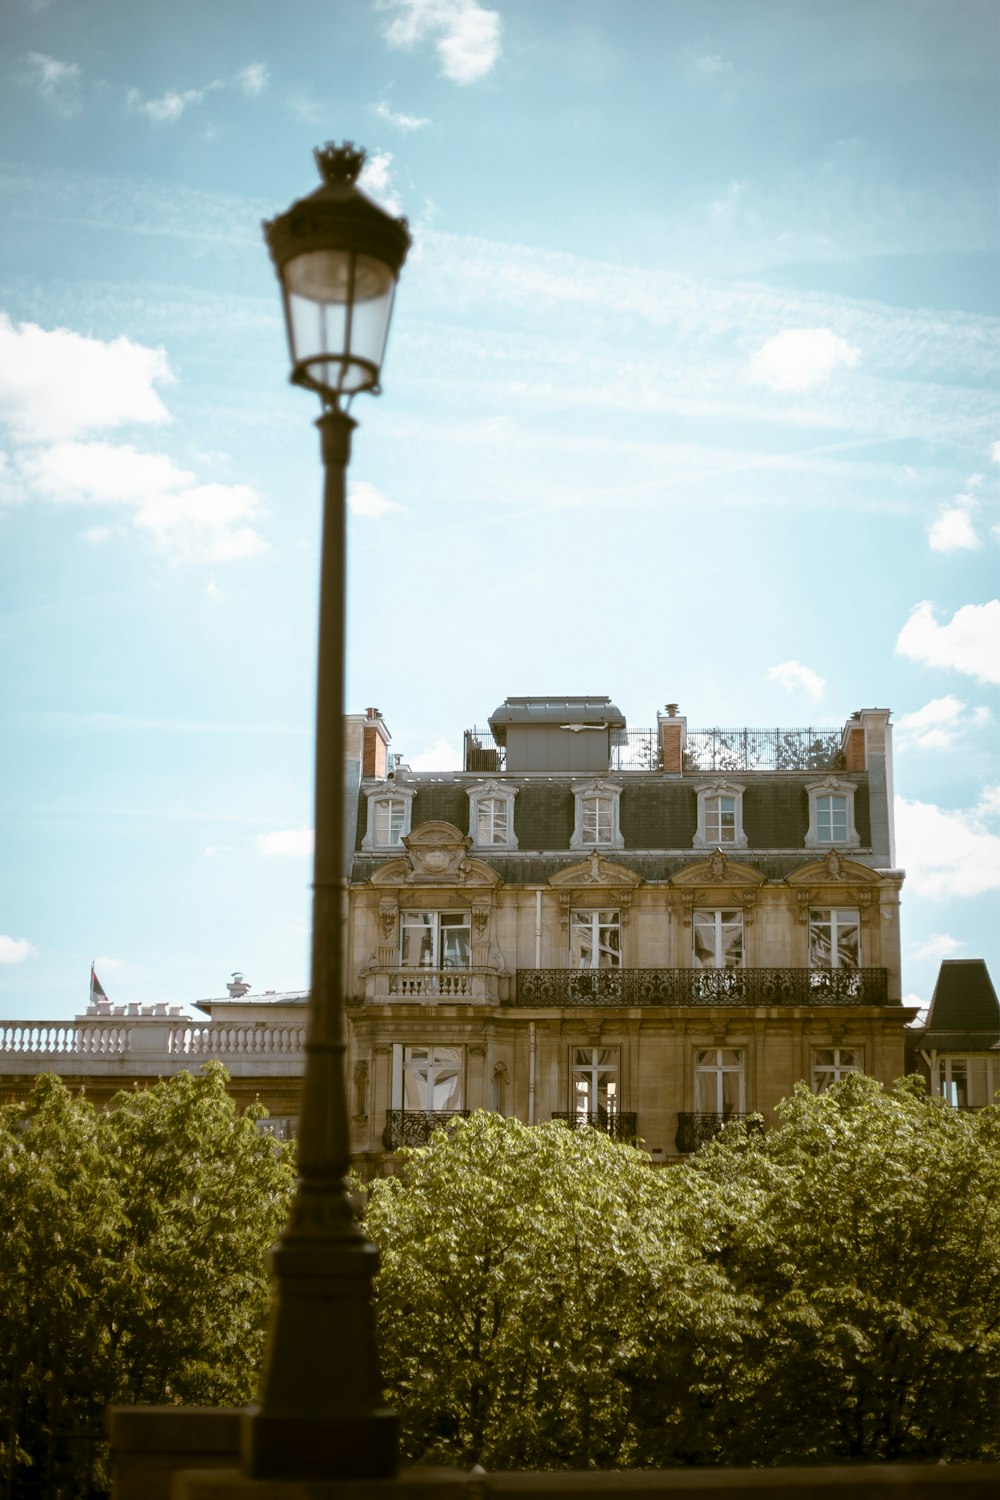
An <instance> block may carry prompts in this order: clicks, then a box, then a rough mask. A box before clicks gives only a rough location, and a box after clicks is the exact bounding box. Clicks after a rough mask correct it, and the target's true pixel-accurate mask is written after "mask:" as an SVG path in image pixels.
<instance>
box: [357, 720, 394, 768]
mask: <svg viewBox="0 0 1000 1500" xmlns="http://www.w3.org/2000/svg"><path fill="white" fill-rule="evenodd" d="M362 735H363V739H362V747H361V774H362V776H374V777H375V778H376V779H377V780H378V781H384V780H385V773H386V770H387V769H388V758H389V757H388V747H389V741H390V740H391V739H392V735H391V734H390V733H389V731H388V729H387V728H386V723H385V720H384V719H383V717H382V710H381V709H380V708H366V709H365V722H364V727H363V730H362Z"/></svg>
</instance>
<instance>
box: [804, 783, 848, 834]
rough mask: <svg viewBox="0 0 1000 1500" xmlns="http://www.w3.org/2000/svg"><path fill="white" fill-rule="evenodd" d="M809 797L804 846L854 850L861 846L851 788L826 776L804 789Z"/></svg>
mask: <svg viewBox="0 0 1000 1500" xmlns="http://www.w3.org/2000/svg"><path fill="white" fill-rule="evenodd" d="M806 792H807V794H808V797H809V828H808V831H807V833H806V845H807V846H808V847H809V848H814V847H815V846H816V845H820V844H821V845H824V846H826V845H830V846H836V845H838V844H839V845H840V846H841V847H842V848H847V849H856V848H857V847H858V846H859V844H860V843H861V840H860V838H859V837H858V832H857V829H856V828H855V826H854V787H853V786H852V785H851V783H850V782H846V781H837V780H835V779H834V778H833V777H832V776H828V777H827V778H826V780H825V781H817V782H814V783H813V785H812V786H807V787H806Z"/></svg>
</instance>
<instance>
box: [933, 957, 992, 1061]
mask: <svg viewBox="0 0 1000 1500" xmlns="http://www.w3.org/2000/svg"><path fill="white" fill-rule="evenodd" d="M997 1043H1000V1001H998V1000H997V992H996V990H995V989H994V988H993V981H992V980H991V979H990V971H989V969H987V967H986V964H985V962H984V960H983V959H981V958H946V959H944V960H943V962H942V964H941V969H940V971H939V973H938V979H937V984H936V985H935V986H934V995H933V997H932V999H931V1008H930V1012H929V1014H928V1016H927V1025H926V1028H925V1029H924V1031H923V1033H922V1035H921V1037H920V1044H921V1046H923V1047H934V1048H937V1049H939V1050H945V1051H955V1050H956V1049H958V1048H963V1049H965V1050H966V1051H970V1052H986V1051H988V1050H989V1049H990V1048H992V1047H993V1046H995V1045H996V1044H997Z"/></svg>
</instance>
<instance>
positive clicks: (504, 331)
mask: <svg viewBox="0 0 1000 1500" xmlns="http://www.w3.org/2000/svg"><path fill="white" fill-rule="evenodd" d="M998 14H1000V13H998V10H997V7H996V5H995V3H993V0H982V3H980V0H829V3H827V0H754V3H752V4H748V3H746V0H546V3H545V4H538V3H537V0H492V3H488V0H374V3H372V0H323V3H318V0H288V3H287V4H285V5H284V6H275V5H274V4H272V3H268V4H263V3H260V0H211V3H210V4H205V0H173V3H172V4H171V5H169V6H152V5H150V4H147V3H143V0H127V3H126V0H0V80H2V81H0V213H2V233H0V664H2V667H0V670H2V679H0V680H2V683H3V693H2V698H0V744H2V747H3V756H2V764H3V776H2V779H0V1018H2V1019H3V1020H11V1019H41V1018H49V1019H62V1018H68V1017H70V1016H72V1015H73V1014H75V1013H78V1012H80V1011H82V1010H83V1008H84V1007H85V1005H86V1001H87V990H88V980H89V973H90V964H91V961H92V960H96V963H97V972H98V976H99V978H100V980H101V982H102V984H103V986H104V988H105V990H106V992H107V994H108V996H109V998H110V999H111V1000H112V1001H113V1002H115V1003H127V1002H135V1001H138V1002H141V1003H147V1004H148V1003H152V1002H155V1001H166V1002H168V1003H170V1004H175V1005H176V1004H180V1005H187V1004H190V1003H191V1002H192V1001H193V1000H194V999H196V998H198V997H203V996H208V995H219V994H223V993H224V985H225V981H226V979H227V978H228V977H229V976H230V974H231V973H232V972H233V971H236V970H239V971H242V972H243V973H244V974H245V975H246V976H247V978H248V979H249V980H250V981H251V983H252V986H253V989H254V990H255V991H263V990H266V989H273V990H278V991H281V990H292V989H300V988H304V987H305V986H306V984H307V976H308V943H309V930H308V929H309V878H310V870H309V857H308V853H309V844H310V826H311V804H312V728H313V699H314V680H313V678H314V661H315V629H316V606H317V554H318V536H319V532H318V527H319V514H320V492H321V482H322V480H321V471H320V459H319V446H318V435H317V434H316V432H315V430H314V429H313V426H312V423H313V421H314V420H315V417H316V416H317V415H318V403H317V402H316V399H315V398H314V397H313V396H311V395H309V394H308V393H306V392H303V391H300V390H297V389H295V388H293V387H291V386H290V385H289V384H288V381H287V375H288V354H287V347H286V344H285V338H284V331H283V327H282V321H281V313H280V305H279V297H278V288H277V283H276V281H275V278H274V273H273V270H272V267H271V264H270V261H269V258H268V255H267V252H266V249H265V246H264V243H263V239H262V235H261V230H260V221H261V220H262V219H263V218H266V217H268V216H271V215H273V214H275V213H277V212H281V211H283V210H284V209H285V208H286V207H287V206H288V205H289V203H290V202H292V201H293V200H294V199H296V198H299V197H301V196H303V195H304V194H306V193H308V192H311V191H312V190H313V189H314V188H315V187H316V186H318V181H319V180H318V177H317V175H316V171H315V168H314V165H313V160H312V150H313V148H314V147H315V146H317V145H320V144H322V143H324V142H325V141H328V140H334V141H338V142H339V141H342V140H345V139H349V140H352V141H354V142H356V143H358V144H359V145H363V146H364V147H365V148H366V149H367V151H368V159H367V163H366V167H365V176H364V181H363V185H364V186H365V187H366V188H367V190H368V191H369V193H371V195H372V196H373V197H375V198H376V199H377V200H378V201H380V202H381V203H382V204H383V205H384V206H386V207H388V208H389V209H390V210H391V211H392V212H394V213H405V214H406V215H407V216H408V218H409V221H410V225H411V228H412V230H413V234H414V247H413V250H412V251H411V253H410V256H409V259H408V261H407V263H406V265H405V266H404V268H403V272H402V276H401V279H400V284H399V289H398V293H397V298H396V305H395V311H394V314H393V326H392V328H391V330H390V335H389V345H388V350H387V355H386V360H385V365H384V369H383V381H382V384H383V394H382V395H381V396H380V397H379V398H378V399H372V398H370V397H367V396H362V397H360V398H359V399H358V400H357V401H356V402H355V405H354V415H355V416H356V417H357V418H358V420H359V423H360V426H359V428H358V431H357V433H356V434H355V439H354V455H353V459H352V465H351V489H350V504H351V518H350V585H349V603H348V608H349V630H350V642H349V674H348V705H347V706H348V708H349V709H350V710H351V711H352V712H361V711H363V710H364V709H365V708H366V707H367V706H377V707H379V708H380V709H381V710H382V712H383V714H384V715H385V719H386V722H387V724H388V727H389V729H390V731H391V733H392V737H393V738H392V747H391V748H392V749H393V751H394V752H396V753H399V754H401V755H402V756H403V758H404V760H406V761H407V762H408V763H409V764H410V765H411V766H412V767H413V768H414V769H418V770H419V769H425V770H433V769H448V768H453V767H455V766H457V765H458V764H459V754H460V748H461V743H462V731H463V729H465V728H467V727H470V726H472V725H474V724H479V725H482V724H484V723H485V722H486V720H487V718H488V717H489V715H490V713H491V712H492V710H493V709H494V708H495V707H496V706H497V705H498V704H499V703H501V702H502V701H503V699H504V698H505V697H507V696H508V695H518V694H531V693H536V694H550V695H563V696H568V695H573V694H607V695H609V696H610V697H611V698H612V700H613V701H614V702H615V703H617V704H618V705H619V706H620V707H621V708H622V710H623V711H624V713H625V716H626V719H627V721H628V723H629V724H630V726H632V727H634V728H643V727H648V726H652V725H653V724H655V721H656V713H657V710H658V709H661V710H662V708H663V706H664V704H665V703H666V702H667V701H670V702H677V703H679V704H680V711H681V712H682V713H683V714H685V715H686V716H687V719H688V723H689V726H690V727H691V728H702V727H708V726H712V725H722V726H727V727H728V726H737V725H750V726H758V725H781V726H787V727H797V726H805V725H818V726H824V727H826V726H829V727H838V726H840V725H842V724H843V723H844V721H845V720H846V718H847V717H848V716H849V715H850V714H851V712H852V711H854V710H855V709H860V708H867V707H888V708H891V709H892V711H893V723H894V726H895V746H896V761H895V767H896V793H897V805H896V828H897V857H898V864H899V865H900V866H901V867H902V868H903V869H905V870H906V874H907V878H906V884H905V886H904V891H903V993H904V996H906V997H907V998H908V999H911V1000H913V1001H915V1002H918V1003H925V1002H926V1001H927V1000H928V999H929V998H930V995H931V992H932V990H933V985H934V980H935V977H936V974H937V971H938V966H939V963H940V961H941V959H943V958H980V957H981V958H985V959H986V961H987V963H988V964H989V965H990V968H991V971H992V974H993V977H994V980H995V982H997V983H1000V922H998V915H1000V912H998V905H1000V897H998V890H1000V756H998V742H1000V734H998V720H1000V693H998V686H1000V597H998V594H1000V589H998V582H1000V578H998V572H1000V570H998V543H1000V417H998V402H997V376H998V365H1000V356H998V339H997V328H998V310H1000V309H998V301H1000V276H998V264H1000V263H998V253H997V252H998V238H1000V236H998V208H997V192H996V183H997V180H998V124H997V121H998V93H1000V85H998V63H997V58H998V45H997V43H998Z"/></svg>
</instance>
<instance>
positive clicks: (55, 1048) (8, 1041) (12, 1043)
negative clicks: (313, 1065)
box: [0, 1016, 306, 1073]
mask: <svg viewBox="0 0 1000 1500" xmlns="http://www.w3.org/2000/svg"><path fill="white" fill-rule="evenodd" d="M305 1040H306V1023H305V1021H270V1020H269V1021H263V1020H261V1021H241V1022H218V1021H205V1022H200V1021H192V1020H190V1019H189V1018H187V1017H184V1016H170V1017H166V1018H160V1017H145V1016H144V1017H141V1018H138V1017H136V1018H132V1017H123V1018H117V1017H116V1018H115V1019H105V1018H103V1017H102V1018H98V1019H91V1018H90V1017H87V1018H85V1019H81V1020H78V1021H6V1022H4V1023H2V1024H0V1058H6V1059H8V1060H9V1061H10V1062H11V1063H13V1064H16V1065H19V1066H22V1067H24V1069H25V1071H37V1070H39V1068H40V1065H41V1064H43V1063H50V1064H55V1065H56V1068H57V1070H58V1072H60V1073H86V1072H100V1071H102V1067H104V1066H107V1067H113V1068H114V1069H115V1070H116V1071H119V1072H120V1071H121V1070H122V1066H123V1065H124V1066H125V1069H126V1071H127V1070H128V1067H129V1066H131V1065H140V1064H145V1065H146V1066H147V1067H150V1066H159V1065H160V1064H164V1065H169V1066H171V1067H173V1068H177V1067H178V1066H181V1067H183V1066H184V1064H185V1063H186V1062H188V1061H190V1062H192V1063H194V1064H195V1065H196V1066H197V1065H198V1064H199V1063H200V1062H202V1061H207V1060H208V1059H209V1058H219V1059H220V1061H222V1062H224V1063H225V1064H226V1065H227V1067H229V1068H230V1071H232V1070H233V1068H234V1067H245V1065H246V1063H247V1062H249V1061H250V1060H251V1059H254V1060H256V1059H260V1060H272V1059H273V1060H274V1061H275V1062H288V1063H289V1064H292V1065H294V1066H295V1067H301V1065H302V1061H303V1058H304V1057H305Z"/></svg>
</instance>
